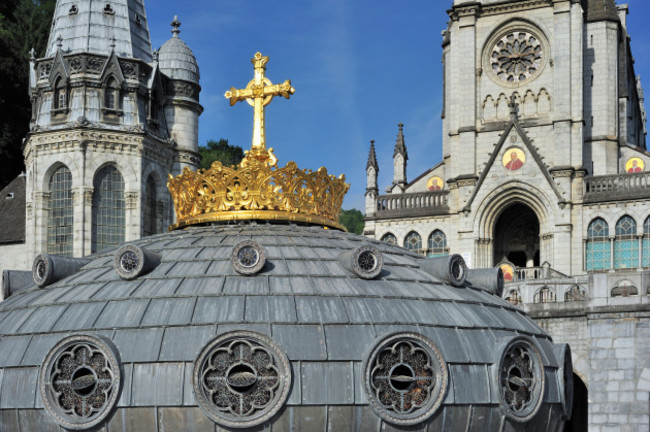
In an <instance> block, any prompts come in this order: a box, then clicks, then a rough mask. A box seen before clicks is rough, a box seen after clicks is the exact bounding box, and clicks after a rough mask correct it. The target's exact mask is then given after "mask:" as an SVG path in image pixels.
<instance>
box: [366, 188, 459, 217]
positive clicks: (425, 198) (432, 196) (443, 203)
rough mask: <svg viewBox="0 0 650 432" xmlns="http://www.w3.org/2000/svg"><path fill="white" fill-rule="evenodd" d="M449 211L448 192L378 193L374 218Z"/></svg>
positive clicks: (434, 213)
mask: <svg viewBox="0 0 650 432" xmlns="http://www.w3.org/2000/svg"><path fill="white" fill-rule="evenodd" d="M448 212H449V192H448V191H439V192H418V193H405V194H394V195H393V194H391V195H380V196H378V197H377V213H376V215H375V218H388V217H407V216H408V217H412V216H429V215H438V214H445V213H448Z"/></svg>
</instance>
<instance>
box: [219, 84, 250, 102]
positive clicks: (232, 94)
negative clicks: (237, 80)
mask: <svg viewBox="0 0 650 432" xmlns="http://www.w3.org/2000/svg"><path fill="white" fill-rule="evenodd" d="M225 96H226V97H227V98H228V99H230V106H233V105H235V104H236V103H237V102H241V101H244V100H246V99H250V98H251V97H252V96H253V91H252V90H251V89H249V88H245V89H236V88H234V87H230V90H228V91H227V92H226V94H225Z"/></svg>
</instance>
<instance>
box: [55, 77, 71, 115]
mask: <svg viewBox="0 0 650 432" xmlns="http://www.w3.org/2000/svg"><path fill="white" fill-rule="evenodd" d="M67 107H68V89H67V88H66V85H65V81H64V79H63V78H61V77H59V78H57V79H56V81H55V82H54V109H64V108H67Z"/></svg>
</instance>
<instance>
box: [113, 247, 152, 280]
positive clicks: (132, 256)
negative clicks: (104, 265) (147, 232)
mask: <svg viewBox="0 0 650 432" xmlns="http://www.w3.org/2000/svg"><path fill="white" fill-rule="evenodd" d="M144 262H145V258H144V253H143V252H142V249H140V248H139V247H138V246H136V245H133V244H127V245H124V246H122V247H121V248H119V249H118V250H117V251H116V252H115V255H114V256H113V266H114V267H115V270H116V271H117V274H118V275H120V277H121V278H122V279H126V280H130V279H135V278H136V277H138V276H140V275H141V274H142V273H143V270H144Z"/></svg>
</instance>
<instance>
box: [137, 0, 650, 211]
mask: <svg viewBox="0 0 650 432" xmlns="http://www.w3.org/2000/svg"><path fill="white" fill-rule="evenodd" d="M627 3H628V4H629V6H630V15H629V16H628V31H629V33H630V35H631V36H632V49H633V54H634V56H635V59H636V65H635V67H636V73H637V74H641V76H642V77H646V79H645V80H644V81H643V82H644V84H645V87H646V88H647V89H648V92H650V56H649V55H648V53H650V28H648V25H647V20H648V18H649V17H650V1H648V0H629V1H628V2H627ZM145 5H146V7H147V15H148V20H149V30H150V32H151V38H152V43H153V46H154V49H155V48H158V47H160V46H161V45H162V44H163V43H164V42H165V40H167V39H168V38H169V37H170V36H171V34H170V30H171V27H170V25H169V23H171V21H172V19H173V16H174V15H175V14H177V15H178V16H179V20H180V21H181V23H182V26H181V34H180V37H181V38H182V39H183V40H184V41H185V42H186V43H187V44H188V45H189V46H190V48H192V50H193V51H194V54H195V55H196V57H197V59H198V62H199V67H200V69H201V86H202V91H201V104H202V105H203V107H204V108H205V111H204V112H203V114H202V115H201V118H200V128H199V143H200V145H204V144H205V142H206V141H207V140H208V139H211V138H213V139H219V138H227V139H228V140H229V141H230V143H231V144H236V145H240V146H242V147H243V148H244V149H245V150H247V149H249V148H250V145H251V131H252V122H253V113H252V109H251V108H250V107H249V106H248V104H246V103H239V104H237V105H236V106H234V107H231V106H229V104H228V101H227V100H226V99H225V97H224V92H225V91H226V90H227V89H229V88H230V87H231V86H234V87H236V88H243V87H244V86H245V85H246V84H247V83H248V81H249V80H250V79H252V77H253V69H252V65H251V63H250V59H251V58H252V56H253V55H254V54H255V52H257V51H260V52H262V54H264V55H267V56H270V61H269V63H268V65H267V73H266V76H267V77H268V78H269V79H271V81H273V82H274V83H277V82H282V81H284V80H285V79H291V82H292V84H293V86H294V87H295V89H296V93H295V94H294V95H293V96H292V98H291V100H289V101H288V100H285V99H283V98H275V99H274V100H273V102H272V103H271V104H270V105H269V106H268V107H267V111H266V134H267V145H268V146H270V147H273V148H274V149H275V154H276V156H277V157H278V159H279V164H280V165H284V164H286V163H287V162H288V161H290V160H295V161H296V162H297V163H298V166H300V167H301V168H310V169H317V168H319V167H320V166H325V167H326V168H327V169H328V171H329V172H330V173H331V174H334V175H337V176H338V175H339V174H345V176H346V179H347V181H348V182H349V183H351V188H350V192H348V195H347V196H346V199H345V202H344V205H343V207H344V208H352V207H355V208H358V209H361V210H362V211H363V208H364V192H365V187H366V178H365V166H366V160H367V156H368V147H369V142H370V140H371V139H374V140H375V141H376V142H375V146H376V148H377V156H378V159H379V167H380V168H379V170H380V173H379V186H380V192H381V191H383V189H384V188H385V187H386V186H388V184H389V183H390V182H391V180H392V171H393V170H392V154H393V147H394V145H395V137H396V135H397V124H398V123H400V122H401V123H404V125H405V126H404V134H405V137H406V145H407V148H408V152H409V157H410V159H409V162H408V177H409V179H413V178H415V177H416V176H417V175H419V174H420V173H421V172H422V171H424V170H426V169H428V168H429V167H431V166H433V165H435V164H436V163H438V162H439V161H440V159H441V153H442V151H441V142H442V131H441V120H440V112H441V109H442V103H441V98H442V70H441V56H442V49H441V47H440V44H441V41H442V39H441V36H440V32H441V31H442V30H443V29H445V28H446V23H447V19H448V17H447V14H446V9H448V8H449V7H450V6H451V0H406V1H404V0H403V1H394V0H390V1H389V0H354V1H350V0H317V1H316V0H313V1H306V0H303V1H296V0H293V1H286V0H273V1H270V0H191V1H184V2H179V1H178V0H174V1H172V0H148V1H147V0H145ZM642 79H643V78H642Z"/></svg>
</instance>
